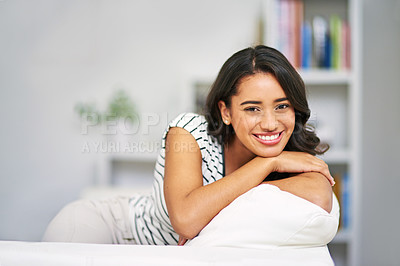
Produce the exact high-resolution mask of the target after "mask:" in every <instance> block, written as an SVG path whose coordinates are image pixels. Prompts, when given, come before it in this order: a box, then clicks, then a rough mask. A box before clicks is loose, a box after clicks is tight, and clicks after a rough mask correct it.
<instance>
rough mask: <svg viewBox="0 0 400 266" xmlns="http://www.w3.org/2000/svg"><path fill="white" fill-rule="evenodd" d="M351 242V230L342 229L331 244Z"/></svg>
mask: <svg viewBox="0 0 400 266" xmlns="http://www.w3.org/2000/svg"><path fill="white" fill-rule="evenodd" d="M350 240H351V233H350V231H349V230H346V229H340V230H339V231H338V233H337V234H336V236H335V237H334V238H333V240H332V241H331V242H330V244H347V243H349V242H350Z"/></svg>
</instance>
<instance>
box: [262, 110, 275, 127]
mask: <svg viewBox="0 0 400 266" xmlns="http://www.w3.org/2000/svg"><path fill="white" fill-rule="evenodd" d="M277 125H278V123H277V119H276V115H275V114H274V113H266V114H264V115H263V116H262V117H261V122H260V126H261V129H262V130H265V131H274V130H276V129H277Z"/></svg>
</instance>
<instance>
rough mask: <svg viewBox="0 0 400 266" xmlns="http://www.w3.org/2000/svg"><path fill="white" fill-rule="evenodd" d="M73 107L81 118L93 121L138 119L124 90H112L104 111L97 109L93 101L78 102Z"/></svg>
mask: <svg viewBox="0 0 400 266" xmlns="http://www.w3.org/2000/svg"><path fill="white" fill-rule="evenodd" d="M74 109H75V112H77V114H78V115H79V117H80V118H81V119H86V120H87V121H90V122H93V123H102V122H107V121H112V120H119V119H120V118H126V119H129V120H131V121H132V122H135V121H137V120H138V115H137V112H136V109H135V105H134V103H133V101H132V100H131V98H130V97H129V95H128V94H127V93H126V92H125V91H124V90H118V91H116V92H114V94H113V95H112V97H111V100H110V102H109V103H108V107H107V110H106V111H105V112H100V111H99V110H97V108H96V105H95V104H94V103H81V102H80V103H77V104H76V105H75V107H74Z"/></svg>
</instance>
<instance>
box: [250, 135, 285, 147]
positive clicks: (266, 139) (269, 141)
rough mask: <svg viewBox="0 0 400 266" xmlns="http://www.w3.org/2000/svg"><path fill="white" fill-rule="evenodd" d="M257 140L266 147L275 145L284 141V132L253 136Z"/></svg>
mask: <svg viewBox="0 0 400 266" xmlns="http://www.w3.org/2000/svg"><path fill="white" fill-rule="evenodd" d="M253 136H255V138H256V140H257V141H259V142H260V143H262V144H264V145H275V144H277V143H279V142H280V141H281V139H282V132H278V133H262V134H253Z"/></svg>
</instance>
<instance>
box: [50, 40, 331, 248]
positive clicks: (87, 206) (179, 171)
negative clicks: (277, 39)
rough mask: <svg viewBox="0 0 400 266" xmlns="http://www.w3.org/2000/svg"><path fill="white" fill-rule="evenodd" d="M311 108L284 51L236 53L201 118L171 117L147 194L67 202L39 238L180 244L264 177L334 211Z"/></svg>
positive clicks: (264, 180)
mask: <svg viewBox="0 0 400 266" xmlns="http://www.w3.org/2000/svg"><path fill="white" fill-rule="evenodd" d="M309 116H310V110H309V108H308V104H307V99H306V94H305V87H304V83H303V81H302V79H301V77H300V76H299V74H298V73H297V71H296V70H295V69H294V68H293V67H292V65H291V64H290V63H289V62H288V61H287V59H286V58H285V57H284V56H283V55H282V54H281V53H280V52H278V51H277V50H275V49H272V48H269V47H266V46H257V47H255V48H247V49H244V50H242V51H239V52H237V53H235V54H234V55H233V56H232V57H230V58H229V59H228V60H227V61H226V62H225V64H224V65H223V66H222V68H221V70H220V73H219V74H218V77H217V79H216V81H215V82H214V84H213V86H212V88H211V91H210V93H209V95H208V98H207V102H206V106H205V116H202V115H198V114H191V113H185V114H181V115H179V116H178V117H177V118H176V119H175V120H174V121H172V122H171V123H170V124H169V125H168V128H167V129H166V131H165V133H164V137H163V140H162V149H161V151H160V154H159V156H158V159H157V163H156V167H155V171H154V175H155V181H154V186H153V192H152V194H151V195H147V196H135V197H132V198H130V199H127V198H118V199H110V200H107V201H78V202H75V203H73V204H70V205H68V206H67V207H65V208H64V209H63V210H62V211H61V212H60V213H59V214H58V215H57V216H56V217H55V219H53V221H52V222H51V223H50V225H49V227H48V229H47V231H46V234H45V236H44V239H43V240H44V241H69V242H94V243H138V244H151V245H153V244H155V245H176V244H179V245H182V244H184V243H185V242H186V241H187V239H192V238H194V237H196V236H197V235H198V234H199V232H200V231H201V230H202V229H203V228H204V227H206V225H207V224H209V222H210V221H211V220H212V219H213V218H214V217H215V216H216V215H217V214H218V213H219V212H220V211H221V210H223V209H224V208H225V207H227V206H228V205H229V204H230V203H231V202H233V201H234V200H235V199H236V198H238V197H239V196H241V195H242V194H244V193H246V192H247V191H249V190H251V189H252V188H255V187H257V186H258V185H260V184H262V183H269V184H272V185H274V186H276V187H278V188H279V189H280V190H283V191H286V192H290V193H292V194H294V195H296V196H298V197H301V198H303V199H306V200H308V201H310V202H312V203H314V204H316V205H318V206H320V207H321V208H323V209H324V210H326V211H327V212H329V211H330V209H331V207H332V189H331V185H333V184H334V181H333V178H332V176H331V175H330V173H329V170H328V167H327V165H326V163H325V162H323V161H322V160H321V159H318V158H317V157H315V155H316V154H322V153H323V152H324V151H325V150H324V149H319V138H318V137H317V136H316V135H315V133H314V132H313V131H312V130H310V129H309V128H308V127H307V126H306V122H307V120H308V118H309ZM128 213H129V214H128Z"/></svg>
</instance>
